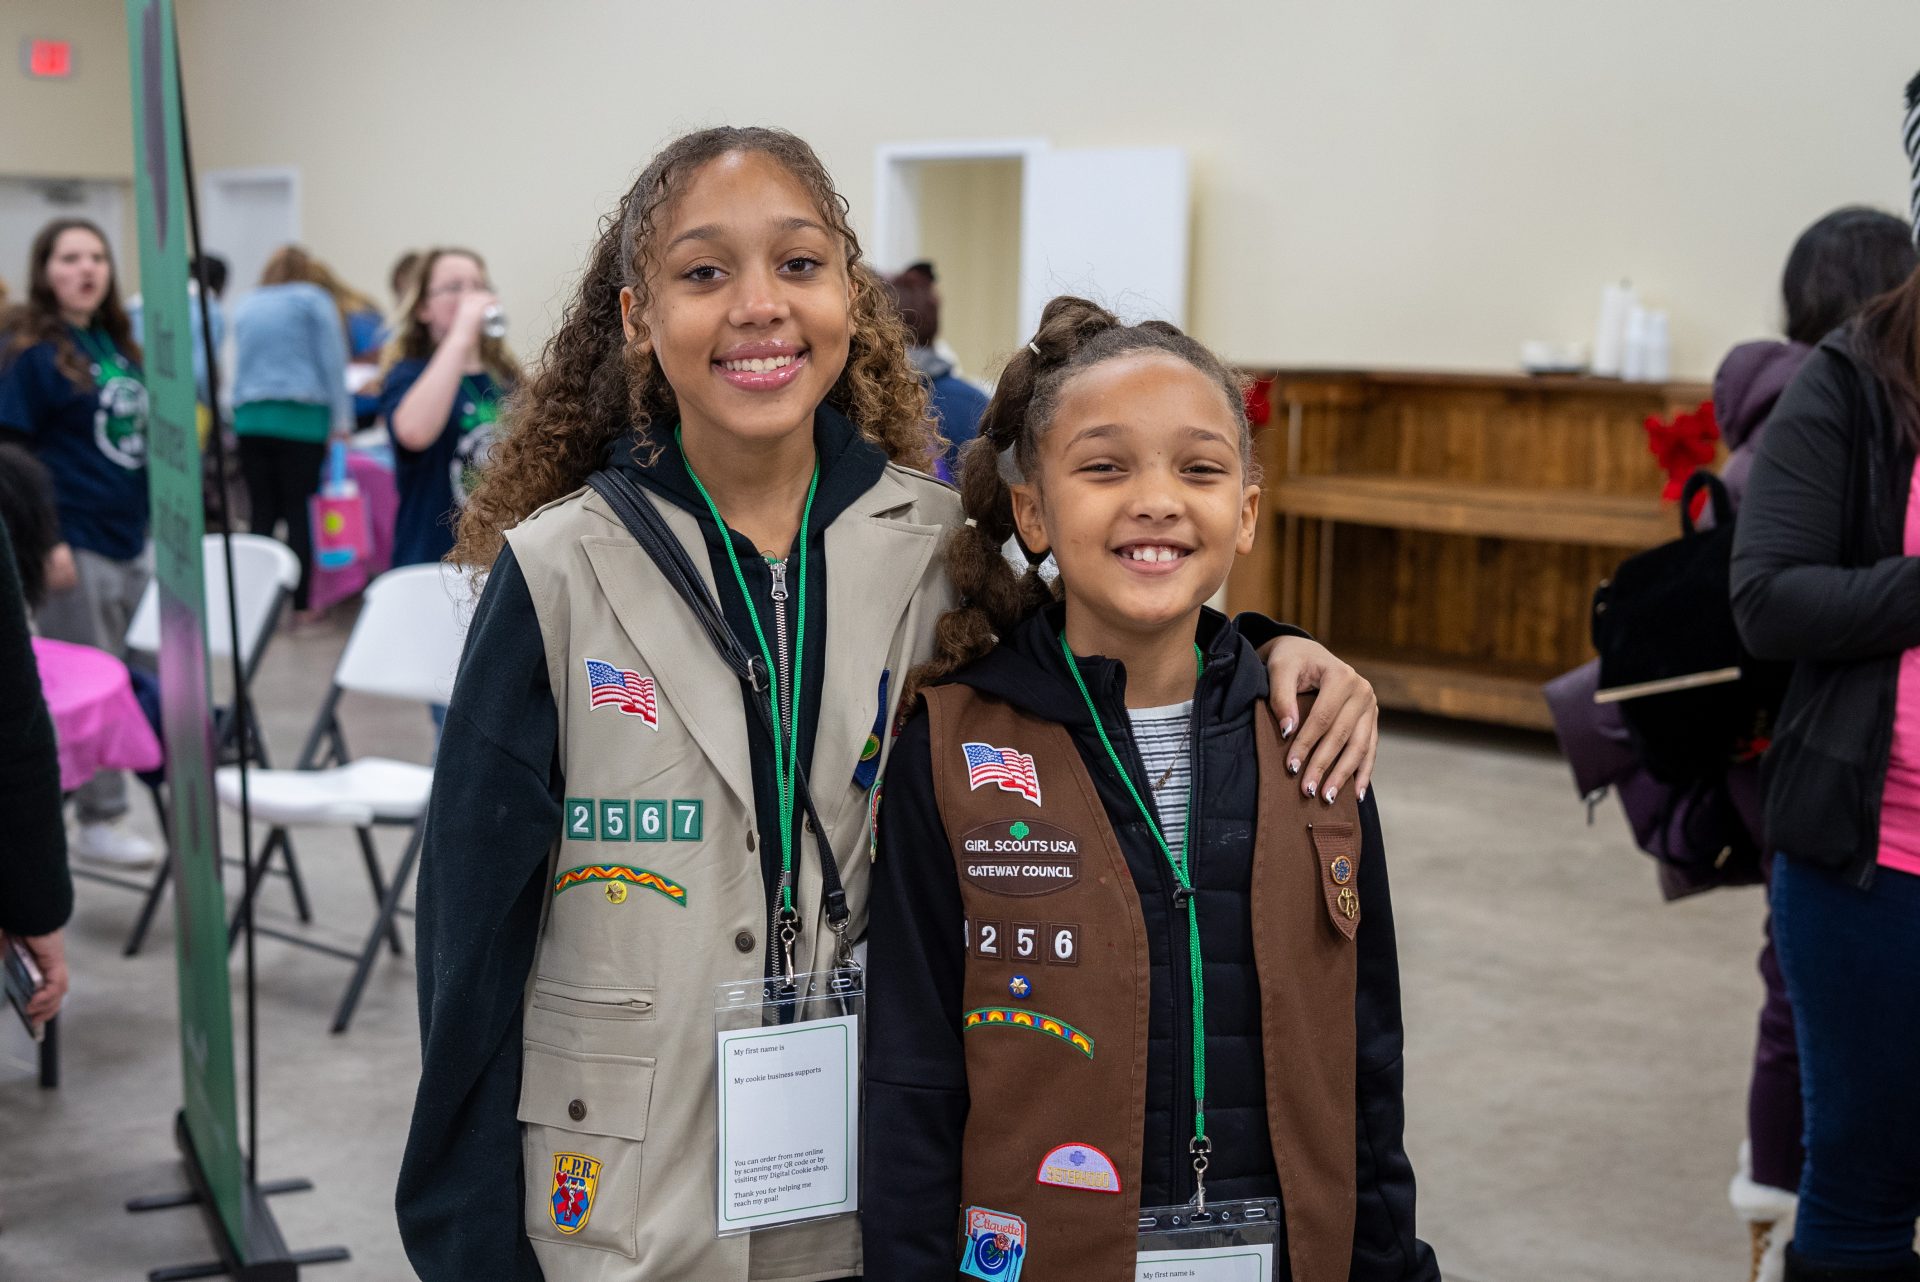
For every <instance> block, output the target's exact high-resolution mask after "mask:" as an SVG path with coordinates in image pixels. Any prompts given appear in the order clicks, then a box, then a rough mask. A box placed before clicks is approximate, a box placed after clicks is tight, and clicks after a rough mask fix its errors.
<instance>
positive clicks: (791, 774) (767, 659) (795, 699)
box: [673, 423, 820, 977]
mask: <svg viewBox="0 0 1920 1282" xmlns="http://www.w3.org/2000/svg"><path fill="white" fill-rule="evenodd" d="M673 443H674V444H675V445H676V446H679V448H680V461H681V464H682V465H683V466H685V468H686V469H687V476H688V478H689V479H690V480H692V482H693V488H694V489H696V490H699V491H700V497H701V498H703V499H705V500H706V501H707V511H708V512H710V513H711V514H712V515H713V523H714V525H716V526H718V527H719V530H720V542H721V543H722V544H723V545H724V546H725V547H726V549H727V564H729V565H731V566H732V567H733V581H734V582H735V583H736V584H738V585H739V587H740V599H741V600H743V601H745V602H746V603H747V617H748V618H750V619H752V620H753V635H754V639H755V640H757V641H758V642H759V643H760V658H761V660H762V661H763V662H764V663H765V664H766V665H767V700H768V702H769V703H770V704H771V705H772V710H773V779H774V786H775V789H776V791H777V792H778V794H779V799H780V937H781V943H782V944H783V945H784V948H783V952H784V953H785V954H786V959H787V974H788V976H789V977H791V976H792V974H793V941H794V939H795V938H797V937H798V934H799V931H798V930H797V929H796V927H795V925H794V923H795V921H796V919H797V918H798V914H797V913H795V912H794V910H793V798H794V778H795V776H797V775H798V773H799V762H800V698H799V691H801V690H804V689H805V688H806V687H805V685H804V684H803V683H802V682H801V680H800V673H801V668H802V665H803V663H804V662H805V659H806V655H807V527H808V526H810V525H811V524H813V495H814V491H815V490H817V489H819V488H820V464H819V462H818V460H816V461H815V462H814V465H813V479H812V480H811V481H809V482H807V505H806V507H805V508H804V509H803V510H802V511H801V513H800V533H799V537H798V542H799V544H800V610H799V615H800V618H799V622H798V623H797V624H796V625H795V627H794V630H793V682H792V689H791V690H789V691H788V699H789V701H790V703H791V706H792V709H793V715H792V717H791V718H790V719H789V720H788V722H787V725H788V732H787V742H786V743H785V744H782V743H781V741H780V726H781V719H780V669H779V668H778V667H776V666H775V665H774V662H773V649H772V647H770V646H768V645H767V634H766V631H765V629H763V628H762V627H761V626H760V607H759V606H757V605H755V604H754V600H753V594H752V593H751V592H749V591H747V576H746V575H745V574H742V573H741V572H740V558H739V556H737V555H736V554H735V553H734V550H733V532H732V531H731V530H729V529H728V528H727V523H726V522H725V521H723V520H721V519H720V508H719V506H718V505H716V504H715V503H714V501H713V496H712V495H711V494H709V493H707V487H706V486H704V485H702V484H701V483H700V478H699V476H698V475H696V474H695V472H694V470H693V464H692V463H689V462H687V450H686V445H685V443H684V442H682V441H681V439H680V425H679V424H677V423H676V424H674V428H673Z"/></svg>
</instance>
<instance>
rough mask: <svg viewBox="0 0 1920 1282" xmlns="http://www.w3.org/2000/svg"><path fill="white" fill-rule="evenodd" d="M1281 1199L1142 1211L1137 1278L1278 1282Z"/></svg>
mask: <svg viewBox="0 0 1920 1282" xmlns="http://www.w3.org/2000/svg"><path fill="white" fill-rule="evenodd" d="M1279 1238H1280V1203H1279V1202H1278V1200H1276V1199H1274V1198H1270V1197H1268V1198H1249V1199H1247V1200H1245V1201H1240V1202H1218V1201H1214V1200H1212V1199H1208V1201H1207V1209H1206V1210H1204V1211H1202V1210H1199V1209H1198V1208H1197V1207H1195V1206H1193V1205H1192V1204H1188V1205H1186V1206H1163V1207H1153V1208H1147V1207H1142V1208H1141V1211H1140V1246H1139V1255H1138V1256H1137V1264H1136V1272H1135V1278H1136V1279H1137V1282H1274V1279H1275V1278H1276V1277H1278V1269H1279V1246H1278V1242H1279Z"/></svg>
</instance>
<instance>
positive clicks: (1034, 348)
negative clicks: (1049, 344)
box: [1027, 343, 1040, 356]
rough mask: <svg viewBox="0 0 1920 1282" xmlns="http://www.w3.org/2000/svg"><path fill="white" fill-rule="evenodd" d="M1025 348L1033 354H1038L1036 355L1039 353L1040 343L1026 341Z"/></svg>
mask: <svg viewBox="0 0 1920 1282" xmlns="http://www.w3.org/2000/svg"><path fill="white" fill-rule="evenodd" d="M1027 350H1028V351H1030V352H1032V353H1033V354H1034V355H1035V356H1038V355H1039V354H1040V344H1038V343H1028V344H1027Z"/></svg>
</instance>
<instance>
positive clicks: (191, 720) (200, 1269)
mask: <svg viewBox="0 0 1920 1282" xmlns="http://www.w3.org/2000/svg"><path fill="white" fill-rule="evenodd" d="M127 45H128V51H129V59H128V61H129V63H130V72H131V76H132V86H133V142H134V179H133V186H134V196H135V201H136V203H137V204H138V206H139V217H140V292H141V295H142V298H143V300H144V311H145V320H144V338H145V343H144V348H145V361H144V375H145V381H146V385H147V397H148V418H147V485H148V490H149V493H150V495H151V498H152V511H153V516H152V521H153V545H154V578H155V580H156V583H157V585H158V591H159V599H160V686H161V690H162V691H163V692H164V700H163V713H162V728H163V730H164V738H165V741H166V748H167V781H168V787H169V791H170V794H171V803H170V804H169V806H168V808H167V809H168V818H169V824H168V829H169V831H168V837H169V842H168V844H169V858H171V859H172V860H173V861H174V872H175V884H176V890H175V894H174V912H175V917H176V921H177V928H178V929H177V939H178V948H177V952H178V965H179V974H180V1060H181V1076H182V1080H183V1083H184V1088H185V1090H184V1093H185V1097H186V1098H185V1101H184V1106H183V1107H182V1109H181V1111H180V1113H179V1116H178V1118H177V1119H176V1121H175V1125H174V1135H175V1139H176V1141H177V1142H178V1144H179V1146H180V1153H181V1156H182V1158H183V1159H184V1161H185V1164H186V1169H187V1179H188V1183H189V1184H190V1185H191V1190H190V1191H189V1192H186V1193H175V1194H165V1195H162V1196H159V1197H149V1198H137V1199H135V1200H133V1201H131V1202H129V1203H128V1204H127V1209H128V1210H130V1211H151V1210H159V1209H162V1208H165V1207H174V1206H188V1205H197V1206H199V1207H200V1209H201V1211H202V1213H203V1215H204V1217H205V1219H206V1223H207V1229H208V1234H209V1236H210V1237H211V1238H212V1239H213V1243H214V1247H215V1249H216V1250H217V1251H218V1253H219V1257H220V1258H219V1260H218V1261H216V1262H211V1263H206V1264H191V1265H184V1266H179V1267H172V1268H163V1269H155V1270H153V1271H151V1272H150V1273H149V1274H148V1275H147V1276H148V1277H149V1278H150V1279H151V1280H152V1282H177V1280H179V1279H186V1278H201V1277H217V1276H221V1275H223V1274H224V1275H228V1276H232V1277H235V1278H240V1279H243V1282H293V1280H294V1279H297V1278H298V1277H299V1266H300V1265H301V1264H307V1263H320V1262H323V1261H328V1260H344V1259H346V1258H347V1253H346V1251H344V1250H341V1249H339V1248H328V1249H325V1250H321V1251H311V1252H303V1253H299V1254H295V1253H292V1252H290V1251H288V1250H287V1246H286V1243H285V1241H284V1240H283V1239H282V1238H281V1236H280V1230H279V1227H278V1226H277V1225H276V1224H275V1223H274V1221H273V1215H272V1213H271V1212H270V1211H269V1210H268V1209H267V1203H266V1195H267V1194H269V1193H279V1192H292V1191H295V1190H297V1189H305V1188H311V1187H312V1186H311V1185H310V1184H309V1183H308V1182H307V1181H305V1180H287V1181H281V1182H279V1183H276V1184H271V1185H262V1184H260V1183H259V1182H258V1181H257V1179H256V1178H255V1170H256V1159H257V1157H258V1135H259V1125H258V1119H259V1113H258V1103H257V1101H258V1092H257V1088H256V1083H255V1081H254V1080H253V1078H254V1074H253V1073H251V1072H250V1073H249V1075H248V1082H247V1097H248V1100H247V1102H248V1110H247V1112H248V1119H249V1125H248V1139H249V1141H250V1142H251V1144H252V1146H253V1151H251V1152H249V1153H247V1154H246V1155H245V1157H244V1158H243V1156H242V1151H241V1145H240V1127H239V1116H238V1110H237V1103H238V1094H237V1091H236V1084H235V1077H234V1059H233V1050H234V1038H233V993H232V990H231V988H230V986H229V983H228V963H227V955H228V947H227V922H226V898H225V894H224V892H223V890H222V886H221V875H220V873H221V858H220V824H219V810H218V807H217V805H216V803H215V799H214V791H213V767H214V756H215V754H214V745H213V718H212V716H211V713H210V709H211V701H210V698H209V684H210V671H209V668H208V662H207V635H206V633H207V617H206V578H205V575H206V566H205V560H204V558H203V556H202V552H201V547H202V544H201V538H202V535H203V534H204V533H205V531H206V521H205V516H204V512H205V508H204V506H203V500H202V496H201V471H200V442H199V436H198V433H197V431H196V427H195V422H194V406H195V401H196V392H195V388H194V377H193V348H192V344H193V338H192V334H193V331H192V327H191V324H190V321H189V315H188V307H189V305H190V302H189V295H188V293H187V274H188V261H189V259H190V258H191V257H192V254H193V250H194V249H195V248H196V247H197V244H198V240H199V232H198V228H197V226H196V223H197V221H198V220H197V219H196V217H195V216H194V214H195V211H194V208H193V204H194V200H193V190H192V188H191V186H190V185H189V181H190V175H191V166H190V165H189V163H188V159H187V139H186V126H185V120H184V114H183V111H182V108H181V95H180V62H179V57H178V52H177V48H176V44H175V28H174V20H173V3H172V0H127ZM201 305H202V306H203V307H204V306H205V294H204V291H203V293H202V297H201ZM204 319H205V318H204V317H202V320H203V321H204ZM202 329H203V332H207V333H210V332H211V330H210V327H207V326H204V325H203V326H202ZM207 366H208V370H209V374H210V376H212V377H217V373H216V371H217V369H218V362H217V361H216V360H215V358H214V354H213V353H212V352H208V354H207ZM216 394H217V393H216ZM215 439H216V442H217V441H218V434H216V438H215ZM219 448H223V447H222V446H220V445H218V444H216V449H219ZM227 562H228V565H229V566H231V564H232V558H231V557H228V558H227ZM229 575H231V570H229ZM232 586H233V585H232V583H231V580H229V583H228V593H229V599H231V595H232ZM232 648H233V651H234V653H235V654H236V655H237V654H238V653H239V650H240V647H239V646H238V644H235V645H234V646H233V647H232ZM235 675H236V677H239V678H241V680H240V681H239V682H238V684H237V685H236V687H235V688H236V691H238V692H241V693H244V691H245V682H244V676H243V674H242V673H240V671H239V664H238V661H237V660H236V663H235ZM235 702H236V707H238V706H241V705H242V700H240V699H239V698H238V697H236V700H235ZM243 769H244V765H243ZM247 928H248V941H247V942H248V960H249V965H248V969H247V990H248V991H247V998H248V1011H249V1019H248V1028H247V1042H248V1064H249V1068H251V1067H252V1066H253V1065H254V1064H255V1063H257V1058H256V1056H255V1054H254V1028H253V1020H252V1018H251V1012H252V1008H253V1002H252V997H253V994H252V987H253V973H252V966H251V959H252V930H251V928H252V920H251V916H250V915H249V917H248V920H247Z"/></svg>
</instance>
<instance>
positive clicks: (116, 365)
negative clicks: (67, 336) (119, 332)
mask: <svg viewBox="0 0 1920 1282" xmlns="http://www.w3.org/2000/svg"><path fill="white" fill-rule="evenodd" d="M73 334H74V337H75V338H78V339H79V340H80V346H81V348H82V350H84V351H85V352H86V354H87V356H88V358H89V359H91V360H92V361H93V363H94V364H96V365H98V366H99V367H100V372H99V374H97V375H95V377H96V378H97V379H98V380H99V381H100V382H103V383H104V382H106V381H107V380H108V379H110V378H125V377H126V376H127V368H126V366H125V365H124V364H122V363H121V359H120V353H119V352H117V351H115V350H114V346H113V341H112V340H111V339H109V338H105V337H103V336H101V335H99V334H95V333H94V332H93V331H91V330H85V329H75V330H74V331H73Z"/></svg>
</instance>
